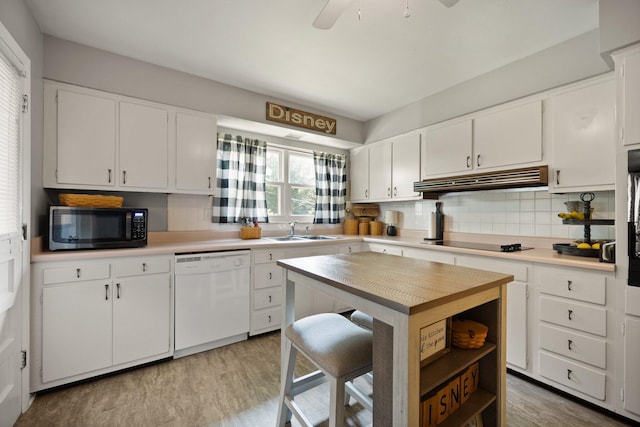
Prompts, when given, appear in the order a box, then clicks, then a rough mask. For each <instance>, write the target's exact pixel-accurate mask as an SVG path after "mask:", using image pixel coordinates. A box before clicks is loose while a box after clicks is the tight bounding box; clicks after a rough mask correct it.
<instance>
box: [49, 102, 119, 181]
mask: <svg viewBox="0 0 640 427" xmlns="http://www.w3.org/2000/svg"><path fill="white" fill-rule="evenodd" d="M52 96H54V97H55V96H56V94H55V93H52ZM54 102H55V98H54ZM57 102H58V108H57V118H58V120H57V135H56V134H54V135H53V138H52V139H57V141H58V150H57V155H56V153H55V150H54V153H53V156H51V155H49V156H47V155H45V159H46V161H49V162H50V163H51V164H52V166H53V168H52V169H53V175H54V177H53V178H54V180H55V179H56V176H55V175H57V182H58V183H60V184H69V185H73V184H86V185H97V186H106V187H113V186H114V185H115V173H116V170H115V167H116V166H115V162H116V150H115V147H116V102H115V100H113V99H108V98H104V97H100V96H94V95H89V94H84V93H78V92H74V91H70V90H59V91H57ZM50 113H52V114H55V112H50ZM54 117H55V116H54ZM51 131H52V132H55V131H56V128H55V127H54V128H53V129H51ZM56 160H57V162H56ZM56 172H57V173H56Z"/></svg>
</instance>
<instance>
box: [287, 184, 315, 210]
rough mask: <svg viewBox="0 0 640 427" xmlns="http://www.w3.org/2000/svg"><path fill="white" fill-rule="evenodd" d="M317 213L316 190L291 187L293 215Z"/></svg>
mask: <svg viewBox="0 0 640 427" xmlns="http://www.w3.org/2000/svg"><path fill="white" fill-rule="evenodd" d="M315 211H316V189H315V188H306V187H293V186H292V187H291V214H292V215H313V214H315Z"/></svg>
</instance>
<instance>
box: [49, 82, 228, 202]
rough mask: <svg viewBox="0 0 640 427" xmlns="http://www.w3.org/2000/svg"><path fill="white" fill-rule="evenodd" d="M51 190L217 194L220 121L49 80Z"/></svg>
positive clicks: (182, 110)
mask: <svg viewBox="0 0 640 427" xmlns="http://www.w3.org/2000/svg"><path fill="white" fill-rule="evenodd" d="M43 131H44V132H43V142H44V144H43V145H44V147H43V157H44V159H43V183H44V187H45V188H64V189H77V190H105V189H108V190H112V191H146V192H161V193H180V192H182V193H195V194H213V190H212V187H213V182H212V181H213V177H214V171H215V141H216V131H217V129H216V119H215V116H214V115H211V114H205V113H199V112H195V111H190V110H184V109H181V108H178V107H172V106H170V105H164V104H158V103H153V102H147V101H143V100H139V99H135V98H129V97H124V96H120V95H116V94H111V93H107V92H101V91H97V90H92V89H86V88H82V87H78V86H72V85H67V84H64V83H56V82H51V81H48V80H45V81H44V125H43Z"/></svg>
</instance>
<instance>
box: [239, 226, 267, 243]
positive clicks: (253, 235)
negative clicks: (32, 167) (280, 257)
mask: <svg viewBox="0 0 640 427" xmlns="http://www.w3.org/2000/svg"><path fill="white" fill-rule="evenodd" d="M260 237H262V228H260V227H241V228H240V238H241V239H243V240H247V239H259V238H260Z"/></svg>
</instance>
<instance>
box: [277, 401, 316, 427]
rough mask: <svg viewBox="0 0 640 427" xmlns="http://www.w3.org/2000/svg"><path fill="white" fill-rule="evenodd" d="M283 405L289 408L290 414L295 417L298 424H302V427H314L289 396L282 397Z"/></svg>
mask: <svg viewBox="0 0 640 427" xmlns="http://www.w3.org/2000/svg"><path fill="white" fill-rule="evenodd" d="M284 404H285V405H287V408H289V410H290V411H291V414H293V416H294V417H296V419H297V420H298V421H299V422H300V424H302V425H303V426H304V427H314V426H313V424H312V423H311V421H310V420H309V418H307V417H306V416H305V415H304V414H303V413H302V411H301V410H300V407H299V406H298V404H297V403H296V402H295V401H294V400H293V399H292V398H291V397H290V396H285V397H284Z"/></svg>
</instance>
